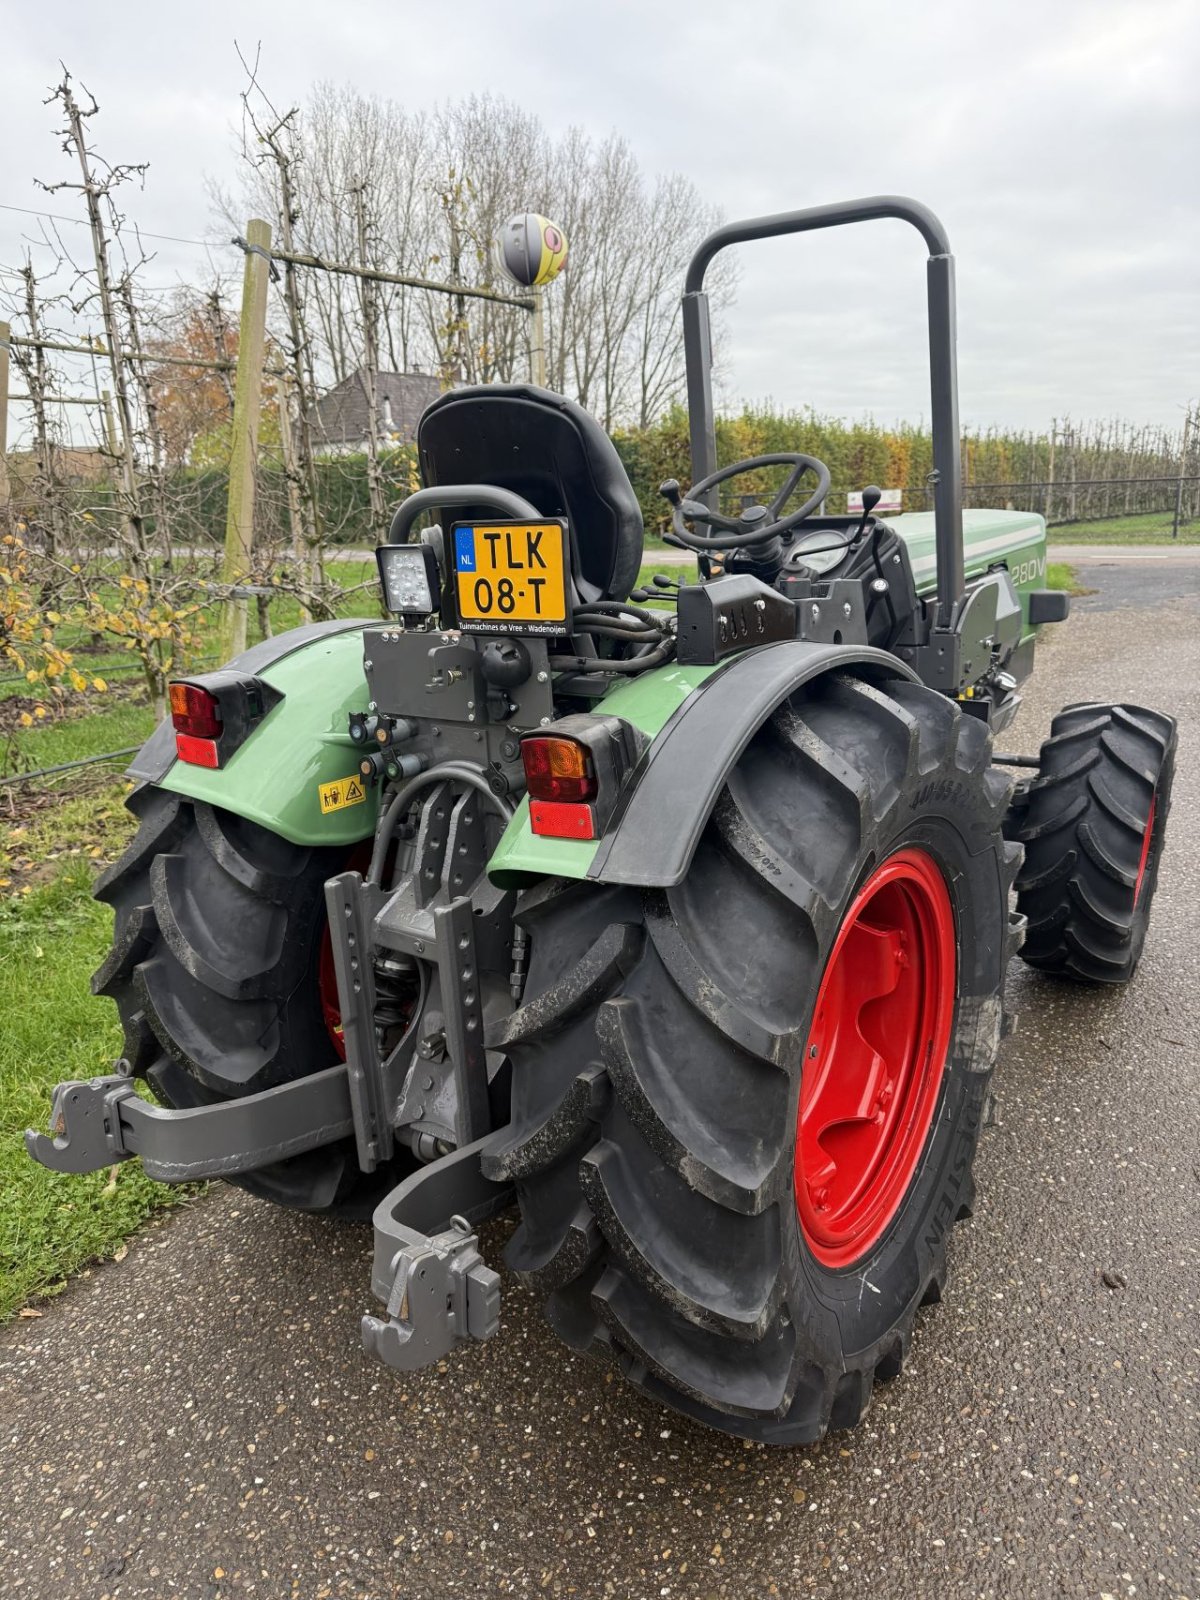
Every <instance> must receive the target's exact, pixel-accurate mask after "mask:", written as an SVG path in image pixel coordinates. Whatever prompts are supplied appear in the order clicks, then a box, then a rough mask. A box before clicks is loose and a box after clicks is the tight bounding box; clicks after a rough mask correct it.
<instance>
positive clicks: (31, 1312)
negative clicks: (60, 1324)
mask: <svg viewBox="0 0 1200 1600" xmlns="http://www.w3.org/2000/svg"><path fill="white" fill-rule="evenodd" d="M44 1314H45V1313H44V1312H41V1311H38V1310H37V1309H36V1307H34V1306H22V1307H21V1309H20V1311H18V1312H17V1315H18V1316H19V1317H40V1316H43V1315H44Z"/></svg>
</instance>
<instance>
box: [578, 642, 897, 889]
mask: <svg viewBox="0 0 1200 1600" xmlns="http://www.w3.org/2000/svg"><path fill="white" fill-rule="evenodd" d="M847 668H849V669H853V670H854V671H855V672H858V673H861V674H862V675H864V676H865V677H868V678H874V679H878V678H884V677H889V678H907V679H908V680H909V681H910V682H913V683H916V682H919V681H920V680H919V679H918V677H917V674H916V673H915V672H914V671H913V670H912V668H911V667H909V666H907V665H906V664H905V663H904V662H903V661H899V660H898V659H897V658H896V657H895V656H893V655H889V654H888V652H887V651H886V650H875V649H872V648H871V647H870V646H869V645H835V644H809V643H805V642H803V641H801V640H792V639H789V640H787V641H786V642H784V643H782V644H768V645H763V646H762V648H761V649H758V650H751V651H748V652H747V653H746V654H745V655H740V656H735V657H734V658H733V659H732V660H731V661H730V662H729V663H728V664H727V665H726V666H723V667H722V668H721V669H720V670H719V671H717V672H714V673H713V675H712V676H711V677H710V678H708V679H706V680H705V682H704V683H703V684H701V686H700V688H699V689H697V691H696V692H695V694H693V695H691V696H690V697H689V698H688V699H687V700H685V701H684V703H683V704H682V705H681V706H680V707H679V709H678V711H676V712H675V714H674V715H673V716H672V717H671V719H670V721H669V722H667V724H666V725H665V726H664V728H663V730H662V732H661V733H660V734H659V735H658V737H657V738H656V739H655V740H654V742H653V744H651V745H650V746H649V748H648V749H647V750H646V751H645V752H644V753H643V755H642V758H641V760H640V761H639V763H638V765H637V767H636V768H635V769H634V772H633V774H632V776H631V778H630V781H629V783H628V784H627V786H626V788H625V790H624V792H623V793H622V795H621V799H620V800H619V802H618V804H617V808H616V810H615V811H614V813H613V816H612V818H611V819H610V822H609V826H608V829H607V830H606V832H605V836H604V838H603V839H602V840H601V842H600V846H599V848H598V849H597V851H596V854H595V857H594V858H593V861H592V864H591V867H590V868H589V870H588V877H589V878H591V879H593V880H594V881H595V882H597V883H627V884H635V885H638V886H639V887H645V888H654V887H657V888H669V887H670V886H671V885H673V884H676V883H680V882H681V881H682V880H683V878H684V876H685V874H686V873H687V869H688V867H689V866H690V864H691V860H692V856H693V855H694V854H695V850H696V846H697V844H698V843H699V842H700V835H701V834H702V833H703V832H704V825H705V823H706V822H707V821H708V819H709V817H710V816H711V814H712V810H713V807H714V806H715V805H716V803H717V799H718V797H719V796H720V793H721V790H722V789H723V788H724V787H725V783H726V780H727V779H728V777H729V774H730V773H731V772H732V771H733V769H734V767H735V766H736V765H737V762H738V758H739V757H740V755H741V754H742V751H743V750H744V749H745V748H746V746H747V745H748V744H749V743H750V740H751V739H752V738H753V737H754V735H755V734H756V733H757V732H758V730H759V728H761V727H762V725H763V724H764V723H765V722H766V721H767V719H768V718H769V717H770V715H771V713H772V712H773V711H775V710H776V708H777V707H778V706H780V705H782V704H783V702H784V701H785V700H786V699H787V697H788V696H789V695H790V694H793V693H794V692H795V691H796V690H797V689H799V688H801V687H803V685H804V684H806V683H811V682H812V681H813V679H814V678H819V677H821V676H822V675H823V674H824V673H827V672H838V671H843V670H845V669H847Z"/></svg>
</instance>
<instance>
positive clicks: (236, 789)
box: [131, 623, 379, 845]
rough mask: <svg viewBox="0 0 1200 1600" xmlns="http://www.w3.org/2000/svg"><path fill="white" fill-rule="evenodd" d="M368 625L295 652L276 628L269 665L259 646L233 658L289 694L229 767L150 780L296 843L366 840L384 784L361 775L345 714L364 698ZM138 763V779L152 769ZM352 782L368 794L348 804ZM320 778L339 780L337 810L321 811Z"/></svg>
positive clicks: (178, 764)
mask: <svg viewBox="0 0 1200 1600" xmlns="http://www.w3.org/2000/svg"><path fill="white" fill-rule="evenodd" d="M365 626H367V624H365V623H360V624H358V625H357V626H354V627H351V628H349V629H348V630H346V631H343V632H338V633H332V634H329V635H327V636H326V637H324V638H318V639H315V640H313V641H312V642H311V643H306V644H302V645H301V646H300V647H299V648H298V649H287V643H288V635H287V634H280V635H279V636H278V638H277V639H275V640H273V641H272V644H274V645H276V646H279V647H281V652H280V654H279V656H278V659H276V660H274V661H273V662H271V663H270V664H269V665H266V666H263V667H255V666H253V665H251V660H250V657H251V656H252V655H253V652H250V655H249V656H248V657H247V658H243V659H242V660H240V661H239V662H238V663H235V665H239V666H244V667H245V668H246V670H249V671H254V672H255V675H256V676H257V677H259V678H262V679H263V680H264V681H265V682H266V683H269V684H271V686H272V687H273V688H276V689H278V690H279V692H280V693H281V694H282V695H283V697H284V698H283V699H282V700H281V701H279V703H278V704H277V705H275V706H274V707H273V708H272V709H271V710H270V711H269V712H268V713H267V715H266V716H265V717H264V718H263V720H262V722H261V723H260V724H259V725H258V726H257V727H256V728H255V730H254V732H253V733H252V734H251V735H250V737H249V738H248V739H247V740H246V742H245V744H243V745H242V747H241V748H240V749H239V750H236V751H235V752H234V753H233V755H232V756H231V757H230V758H229V762H228V764H227V765H226V766H224V767H220V768H218V769H217V770H215V771H212V770H210V769H209V768H207V767H193V766H189V765H188V763H187V762H184V761H173V762H172V763H171V765H170V767H169V769H168V770H167V772H166V774H165V776H161V777H155V779H154V781H156V782H157V783H158V784H159V786H160V787H161V788H163V789H169V790H171V792H172V793H173V794H182V795H186V796H187V797H188V799H189V800H207V801H208V802H209V803H210V804H211V805H214V806H221V807H223V808H224V810H226V811H232V812H234V813H235V814H236V815H237V816H239V817H246V818H247V819H248V820H249V821H251V822H258V823H261V824H262V826H263V827H264V828H270V830H271V832H272V833H278V834H280V835H281V836H282V837H283V838H285V839H288V840H290V841H291V843H292V844H306V845H350V844H355V843H357V842H358V841H359V840H360V839H366V838H369V837H370V836H371V835H372V834H373V833H374V832H375V822H376V818H377V816H378V811H379V787H378V785H375V786H371V787H368V786H366V785H363V784H361V782H360V781H359V774H358V763H359V754H360V753H359V751H358V749H357V747H356V746H355V745H353V744H352V743H351V742H350V737H349V734H348V733H347V727H346V723H347V714H348V713H349V712H351V711H362V710H363V709H364V708H365V707H366V704H367V679H366V674H365V673H364V672H363V646H362V630H363V627H365ZM297 631H299V630H297ZM284 651H286V653H283V652H284ZM167 726H168V728H169V724H168V725H167ZM155 737H158V736H157V735H156V736H155ZM152 742H153V741H152ZM168 748H171V747H168ZM145 753H146V752H143V755H145ZM141 761H142V757H139V758H138V760H137V761H135V762H134V764H133V766H132V768H131V771H132V772H133V774H134V776H135V777H136V776H142V775H147V776H148V775H150V774H149V771H148V769H146V768H145V767H144V766H143V769H142V770H139V762H141ZM352 780H354V784H355V788H356V789H357V790H358V791H359V792H361V794H362V796H363V798H362V799H361V800H357V799H353V800H351V802H350V803H349V804H347V803H345V802H346V797H347V795H349V794H352V793H353V791H352V790H351V789H350V788H349V785H350V783H351V781H352ZM324 784H335V785H336V784H341V785H342V786H343V787H342V788H341V790H340V792H339V794H338V795H337V799H338V800H339V801H340V802H341V803H340V804H339V805H338V808H337V809H336V810H331V811H323V810H322V808H321V788H322V785H324Z"/></svg>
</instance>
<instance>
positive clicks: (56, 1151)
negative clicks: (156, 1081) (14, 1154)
mask: <svg viewBox="0 0 1200 1600" xmlns="http://www.w3.org/2000/svg"><path fill="white" fill-rule="evenodd" d="M136 1093H137V1091H136V1090H135V1088H134V1086H133V1079H132V1078H130V1077H128V1076H126V1075H124V1074H121V1073H113V1074H112V1075H111V1076H109V1077H105V1078H92V1079H91V1080H90V1082H88V1083H76V1082H67V1083H60V1084H58V1085H57V1086H56V1088H55V1090H54V1097H53V1099H52V1101H51V1103H50V1132H49V1133H48V1134H46V1133H35V1132H34V1130H33V1129H32V1128H27V1129H26V1130H25V1148H26V1149H27V1150H28V1151H29V1154H30V1155H31V1156H32V1157H33V1158H34V1160H35V1161H40V1162H41V1164H42V1165H43V1166H44V1167H49V1168H50V1169H51V1171H53V1172H97V1171H99V1169H100V1168H101V1167H109V1166H111V1165H112V1164H113V1162H114V1161H127V1160H128V1159H129V1157H130V1156H131V1155H132V1154H133V1151H132V1150H130V1149H129V1147H128V1146H127V1145H126V1143H125V1136H124V1131H123V1130H122V1127H121V1101H122V1100H127V1099H128V1098H129V1097H130V1095H134V1096H136Z"/></svg>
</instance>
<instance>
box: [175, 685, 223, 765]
mask: <svg viewBox="0 0 1200 1600" xmlns="http://www.w3.org/2000/svg"><path fill="white" fill-rule="evenodd" d="M170 696H171V724H172V726H173V727H174V729H175V753H176V754H177V755H178V757H179V759H180V760H181V761H186V762H188V763H189V764H190V765H191V766H193V767H219V766H220V765H221V755H220V752H219V751H218V749H217V740H218V739H219V738H220V737H221V729H222V726H223V723H222V719H221V707H220V705H219V704H218V703H217V697H216V695H213V694H209V692H208V690H207V689H202V688H201V687H200V686H199V684H196V683H173V684H172V685H171V687H170Z"/></svg>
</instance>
